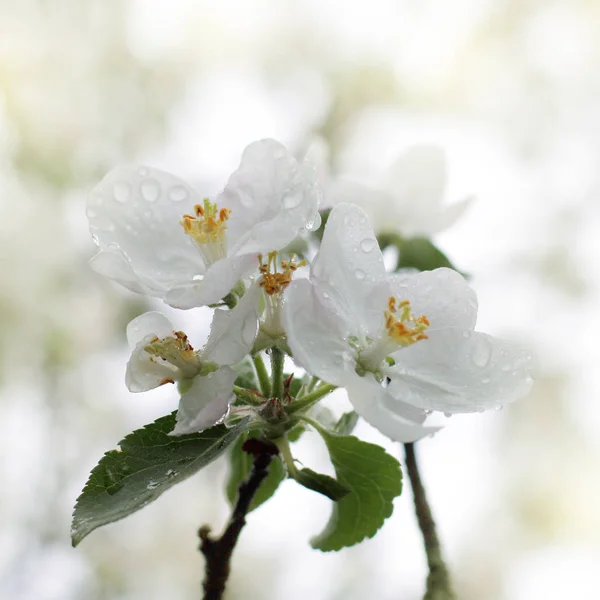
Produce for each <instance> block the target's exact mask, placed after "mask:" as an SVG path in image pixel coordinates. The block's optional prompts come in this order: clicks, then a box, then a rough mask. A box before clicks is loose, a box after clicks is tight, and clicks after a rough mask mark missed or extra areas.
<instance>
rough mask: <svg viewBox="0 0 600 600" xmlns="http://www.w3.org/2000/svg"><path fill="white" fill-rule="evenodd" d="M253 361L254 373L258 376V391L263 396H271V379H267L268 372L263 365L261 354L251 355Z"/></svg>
mask: <svg viewBox="0 0 600 600" xmlns="http://www.w3.org/2000/svg"><path fill="white" fill-rule="evenodd" d="M252 361H253V362H254V368H255V369H256V375H257V377H258V383H259V384H260V391H261V392H262V395H263V396H264V397H265V398H270V397H271V380H270V379H269V372H268V371H267V367H266V366H265V362H264V360H263V357H262V354H255V355H254V356H253V357H252Z"/></svg>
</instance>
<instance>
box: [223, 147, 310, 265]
mask: <svg viewBox="0 0 600 600" xmlns="http://www.w3.org/2000/svg"><path fill="white" fill-rule="evenodd" d="M319 200H320V190H319V187H318V185H317V182H316V174H315V170H314V168H313V167H312V166H311V165H308V164H299V163H298V161H296V159H295V158H294V157H293V156H292V155H291V154H290V153H289V152H288V151H287V149H286V148H285V146H283V145H282V144H280V143H279V142H277V141H275V140H272V139H265V140H261V141H259V142H254V143H253V144H250V145H249V146H248V147H247V148H246V149H245V150H244V153H243V155H242V160H241V163H240V166H239V168H238V169H237V171H235V172H234V173H233V174H232V175H231V177H230V178H229V181H228V182H227V185H226V186H225V189H224V190H223V192H221V194H220V195H219V198H218V200H217V202H218V204H219V206H223V207H226V208H229V209H230V210H231V215H230V217H229V220H228V222H227V239H228V244H229V247H230V249H229V253H230V254H232V253H233V254H246V253H255V254H257V253H267V252H269V251H272V250H279V249H281V248H283V247H284V246H286V245H287V244H289V243H290V242H291V241H292V240H293V239H294V238H295V237H296V235H297V234H298V233H299V232H300V231H301V230H302V229H303V228H304V227H305V226H307V225H309V224H311V223H315V222H316V221H317V219H318V218H319V214H318V207H319Z"/></svg>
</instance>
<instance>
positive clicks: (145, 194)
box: [140, 179, 160, 202]
mask: <svg viewBox="0 0 600 600" xmlns="http://www.w3.org/2000/svg"><path fill="white" fill-rule="evenodd" d="M140 193H141V194H142V198H143V199H144V200H146V202H156V201H157V200H158V198H159V196H160V184H159V183H158V181H156V179H145V180H144V181H142V184H141V185H140Z"/></svg>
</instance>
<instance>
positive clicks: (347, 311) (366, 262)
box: [283, 203, 531, 442]
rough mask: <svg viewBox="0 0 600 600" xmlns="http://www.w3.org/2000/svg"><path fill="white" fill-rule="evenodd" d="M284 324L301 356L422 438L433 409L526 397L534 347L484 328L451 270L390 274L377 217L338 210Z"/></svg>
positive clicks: (296, 285) (368, 409)
mask: <svg viewBox="0 0 600 600" xmlns="http://www.w3.org/2000/svg"><path fill="white" fill-rule="evenodd" d="M283 314H284V325H285V329H286V333H287V341H288V344H289V347H290V348H291V350H292V352H293V356H294V360H295V362H296V363H297V364H299V365H300V366H302V367H303V368H305V369H306V370H307V371H308V372H309V373H311V374H313V375H317V376H318V377H320V378H321V379H322V380H323V381H327V382H329V383H331V384H334V385H338V386H343V387H345V388H346V389H347V391H348V395H349V399H350V402H351V403H352V404H353V405H354V408H355V410H356V411H357V412H358V413H359V414H360V415H361V416H362V417H363V418H364V419H365V420H366V421H368V422H369V423H371V424H372V425H373V426H375V427H376V428H377V429H379V430H380V431H381V432H382V433H384V434H385V435H387V436H388V437H390V438H391V439H394V440H397V441H403V442H407V441H413V440H416V439H419V438H420V437H423V436H424V435H427V434H428V433H431V432H432V431H434V430H435V428H431V427H427V426H426V425H424V424H423V423H424V421H425V418H426V416H427V414H428V412H429V411H432V410H436V411H442V412H444V413H447V414H452V413H462V412H472V411H481V410H485V409H489V408H492V407H496V406H499V405H502V404H503V403H506V402H510V401H512V400H514V399H516V398H518V397H520V396H523V395H524V394H525V393H526V392H527V391H528V389H529V386H530V381H531V377H530V370H531V364H530V363H531V360H530V355H529V353H528V352H527V351H526V350H524V349H521V348H519V347H517V346H516V345H513V344H511V343H509V342H505V341H502V340H500V339H496V338H493V337H491V336H489V335H486V334H483V333H479V332H476V331H474V330H473V329H474V326H475V321H476V317H477V299H476V296H475V293H474V291H473V290H472V289H471V288H470V287H469V285H468V284H467V282H466V281H465V279H464V278H463V277H462V276H461V275H460V274H459V273H457V272H455V271H453V270H451V269H446V268H442V269H436V270H434V271H425V272H422V273H415V274H405V275H388V274H387V273H386V271H385V268H384V265H383V259H382V255H381V251H380V250H379V246H378V244H377V241H376V238H375V235H374V233H373V230H372V228H371V225H370V223H369V221H368V219H367V215H366V214H365V213H364V212H363V211H362V210H361V209H360V208H359V207H357V206H354V205H350V204H345V203H341V204H338V205H337V206H336V207H335V208H334V209H333V210H332V212H331V215H330V217H329V220H328V222H327V225H326V227H325V232H324V236H323V241H322V244H321V248H320V250H319V252H318V254H317V256H316V257H315V260H314V261H313V264H312V265H311V272H310V279H309V280H306V279H305V280H300V281H295V282H293V283H292V284H291V285H290V286H289V288H288V289H287V291H286V292H285V304H284V311H283Z"/></svg>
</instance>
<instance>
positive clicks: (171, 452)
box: [71, 412, 247, 546]
mask: <svg viewBox="0 0 600 600" xmlns="http://www.w3.org/2000/svg"><path fill="white" fill-rule="evenodd" d="M175 415H176V413H175V412H173V413H172V414H170V415H167V416H165V417H162V418H160V419H158V420H156V421H154V423H151V424H149V425H146V426H145V427H143V428H142V429H138V430H136V431H134V432H133V433H130V434H129V435H127V436H126V437H125V438H124V439H123V440H121V441H120V442H119V446H120V449H119V450H110V451H109V452H107V453H106V454H105V455H104V456H103V457H102V458H101V459H100V462H99V463H98V464H97V465H96V466H95V467H94V469H93V470H92V472H91V474H90V477H89V479H88V481H87V483H86V485H85V487H84V488H83V492H82V493H81V495H80V496H79V498H77V503H76V505H75V510H74V512H73V524H72V528H71V539H72V542H73V546H76V545H77V544H79V542H81V540H82V539H83V538H84V537H86V536H87V535H88V534H89V533H91V532H92V531H93V530H94V529H96V528H97V527H100V526H102V525H106V524H107V523H112V522H114V521H118V520H119V519H123V518H124V517H127V516H128V515H130V514H132V513H134V512H136V511H138V510H140V509H141V508H143V507H144V506H146V505H147V504H149V503H150V502H152V501H153V500H156V499H157V498H158V497H159V496H160V495H161V494H162V493H163V492H165V491H166V490H168V489H169V488H170V487H173V486H174V485H175V484H176V483H179V482H180V481H183V480H184V479H187V478H188V477H190V476H191V475H193V474H194V473H196V472H197V471H199V470H200V469H201V468H202V467H205V466H206V465H207V464H208V463H210V462H212V461H213V460H215V459H216V458H217V457H219V456H220V455H221V454H222V453H223V452H224V451H225V449H226V448H227V446H229V444H231V443H232V442H234V441H235V440H236V439H237V438H238V437H239V436H240V435H241V434H242V433H243V432H244V430H245V429H246V428H247V421H246V420H245V421H242V422H240V423H238V424H237V425H236V426H235V427H233V428H231V429H228V428H227V427H225V426H224V425H217V426H216V427H211V428H210V429H207V430H205V431H203V432H201V433H193V434H190V435H182V436H177V437H171V436H169V435H168V434H169V433H170V432H171V431H172V430H173V428H174V427H175Z"/></svg>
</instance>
